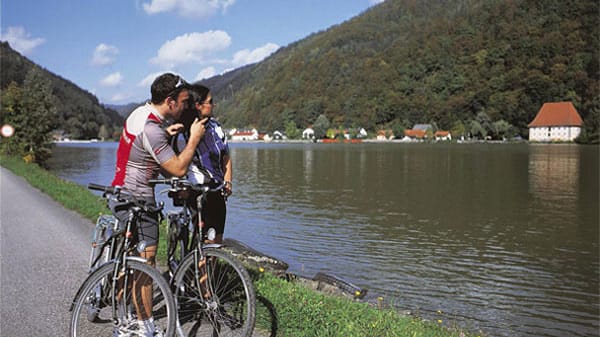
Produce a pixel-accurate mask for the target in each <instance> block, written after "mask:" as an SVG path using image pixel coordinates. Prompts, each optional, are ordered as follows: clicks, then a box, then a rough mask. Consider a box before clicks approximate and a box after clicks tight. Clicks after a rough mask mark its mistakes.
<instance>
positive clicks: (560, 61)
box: [204, 0, 600, 134]
mask: <svg viewBox="0 0 600 337" xmlns="http://www.w3.org/2000/svg"><path fill="white" fill-rule="evenodd" d="M598 12H599V7H598V2H597V1H596V0H583V1H559V0H548V1H534V0H492V1H483V2H482V1H475V0H448V1H438V0H419V1H416V0H387V1H385V2H383V3H382V4H380V5H378V6H375V7H373V8H371V9H369V10H367V11H366V12H364V13H362V14H361V15H359V16H357V17H355V18H353V19H351V20H348V21H347V22H344V23H342V24H339V25H336V26H333V27H331V28H329V29H327V30H326V31H323V32H319V33H316V34H313V35H311V36H308V37H307V38H305V39H303V40H301V41H298V42H296V43H293V44H291V45H289V46H286V47H284V48H281V49H280V50H279V51H277V52H276V53H274V54H273V55H272V56H270V57H269V58H267V59H265V60H264V61H262V62H260V63H258V64H254V65H250V66H247V67H245V68H244V69H239V70H236V71H235V72H232V73H228V74H225V75H223V76H219V77H216V78H212V79H209V80H206V81H204V83H206V84H208V85H209V86H211V85H212V88H213V92H214V93H215V96H216V98H217V99H218V100H219V106H218V110H217V114H219V115H220V118H221V120H222V121H223V122H224V124H225V125H227V126H229V127H244V126H247V125H253V126H255V127H258V128H260V129H263V130H265V131H271V130H274V129H283V127H284V125H285V123H286V122H287V121H289V120H292V121H294V122H295V123H296V125H297V126H298V127H300V128H303V127H306V126H307V125H310V124H312V123H314V121H315V120H316V118H317V116H319V115H320V114H325V115H326V116H327V117H328V118H329V120H330V121H332V123H333V124H334V125H335V126H345V127H348V126H361V127H365V128H367V129H369V130H377V129H379V128H384V127H390V126H392V125H395V124H402V125H404V126H412V125H413V124H414V123H426V122H435V123H436V124H437V125H438V126H439V127H440V128H444V129H450V128H451V127H452V125H453V124H455V123H456V122H459V121H460V122H463V123H464V124H466V123H467V122H468V121H470V120H472V119H474V118H475V116H476V115H477V114H478V113H481V112H485V113H486V114H487V115H488V116H489V118H490V119H491V120H492V121H496V120H500V119H503V120H505V121H507V122H509V123H510V124H512V125H514V126H516V127H517V128H518V130H519V131H520V133H522V134H525V133H526V132H527V131H526V130H527V124H528V123H529V122H530V121H531V120H532V119H533V117H534V116H535V114H536V113H537V111H538V110H539V109H540V107H541V105H542V104H543V103H544V102H551V101H562V100H569V101H573V102H574V104H575V106H576V108H577V109H578V111H579V112H580V114H581V115H582V116H583V117H584V119H585V118H586V116H587V115H588V113H589V112H590V111H591V110H592V109H594V107H596V109H598V108H599V105H600V102H598V100H596V102H595V103H594V97H597V96H598V95H599V89H598V88H599V87H600V85H599V84H600V80H599V76H600V75H599V64H598V62H599V59H600V57H599V51H600V48H599V44H598V38H597V37H598V36H600V34H599V32H600V30H599V28H598V27H600V20H599V19H600V18H599V15H598ZM594 104H595V105H594Z"/></svg>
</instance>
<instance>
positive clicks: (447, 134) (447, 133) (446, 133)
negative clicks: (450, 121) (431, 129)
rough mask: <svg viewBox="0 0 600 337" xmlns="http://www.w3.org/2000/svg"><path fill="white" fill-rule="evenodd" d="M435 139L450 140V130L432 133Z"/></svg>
mask: <svg viewBox="0 0 600 337" xmlns="http://www.w3.org/2000/svg"><path fill="white" fill-rule="evenodd" d="M433 137H435V140H452V135H451V134H450V131H443V130H438V131H436V132H435V133H434V134H433Z"/></svg>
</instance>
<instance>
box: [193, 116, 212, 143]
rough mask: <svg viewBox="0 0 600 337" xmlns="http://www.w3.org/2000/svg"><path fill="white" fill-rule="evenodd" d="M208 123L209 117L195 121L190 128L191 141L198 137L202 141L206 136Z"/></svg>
mask: <svg viewBox="0 0 600 337" xmlns="http://www.w3.org/2000/svg"><path fill="white" fill-rule="evenodd" d="M207 121H208V117H205V118H203V119H202V120H198V118H196V119H194V122H193V123H192V126H190V139H192V138H193V137H198V138H197V139H198V140H200V138H202V137H203V136H204V132H205V131H206V127H205V124H206V122H207Z"/></svg>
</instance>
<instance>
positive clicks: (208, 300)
mask: <svg viewBox="0 0 600 337" xmlns="http://www.w3.org/2000/svg"><path fill="white" fill-rule="evenodd" d="M204 254H205V259H204V260H202V261H200V264H202V267H201V268H196V266H195V262H194V261H195V256H194V255H195V254H189V255H188V256H187V257H186V258H185V259H184V260H183V262H182V263H181V266H180V267H179V269H177V272H176V274H175V298H176V300H177V304H178V321H177V333H178V334H179V336H181V337H184V336H185V337H193V336H228V337H233V336H236V337H237V336H239V337H249V336H251V335H252V331H253V330H254V323H255V319H256V318H255V316H256V295H255V293H254V286H253V285H252V281H251V279H250V275H249V274H248V271H246V269H245V268H244V266H243V265H242V264H241V263H240V262H239V261H238V260H236V259H235V258H234V257H233V256H231V255H230V254H229V253H227V252H224V251H222V250H219V249H205V250H204ZM196 271H198V272H199V275H200V278H197V277H196V276H195V275H196ZM203 277H205V278H203Z"/></svg>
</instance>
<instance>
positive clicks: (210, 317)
mask: <svg viewBox="0 0 600 337" xmlns="http://www.w3.org/2000/svg"><path fill="white" fill-rule="evenodd" d="M151 182H152V183H154V184H167V185H170V188H169V189H168V195H169V197H170V198H171V199H172V200H173V204H174V205H175V206H178V207H181V208H180V209H179V210H178V211H176V212H171V213H169V214H168V217H167V219H168V226H169V227H168V232H169V234H168V237H169V239H168V244H167V250H168V261H169V268H170V271H171V274H172V281H171V283H172V286H173V289H174V290H173V291H174V295H175V298H176V301H177V305H178V308H177V310H178V320H177V333H178V334H179V336H181V337H192V336H244V337H249V336H251V335H252V332H253V330H254V324H255V320H256V295H255V292H254V286H253V284H252V280H251V278H250V275H249V274H248V271H247V270H246V268H245V267H244V266H243V265H242V263H241V262H240V261H238V260H237V259H236V258H235V257H233V256H232V255H231V254H230V253H228V252H226V251H225V250H222V249H220V248H221V247H222V245H220V244H211V243H205V242H206V241H207V240H211V239H213V238H214V233H211V231H210V230H209V231H203V230H202V228H200V225H199V224H202V216H201V214H202V212H201V210H202V206H203V204H204V200H205V198H206V195H207V194H208V193H209V192H214V191H220V190H222V188H223V185H220V186H213V185H211V184H201V185H195V184H192V183H190V182H189V181H188V180H186V179H180V178H171V179H157V180H153V181H151ZM196 212H197V214H198V220H197V222H196V223H195V224H194V223H193V221H192V219H193V214H194V213H196ZM211 236H212V237H211Z"/></svg>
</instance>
